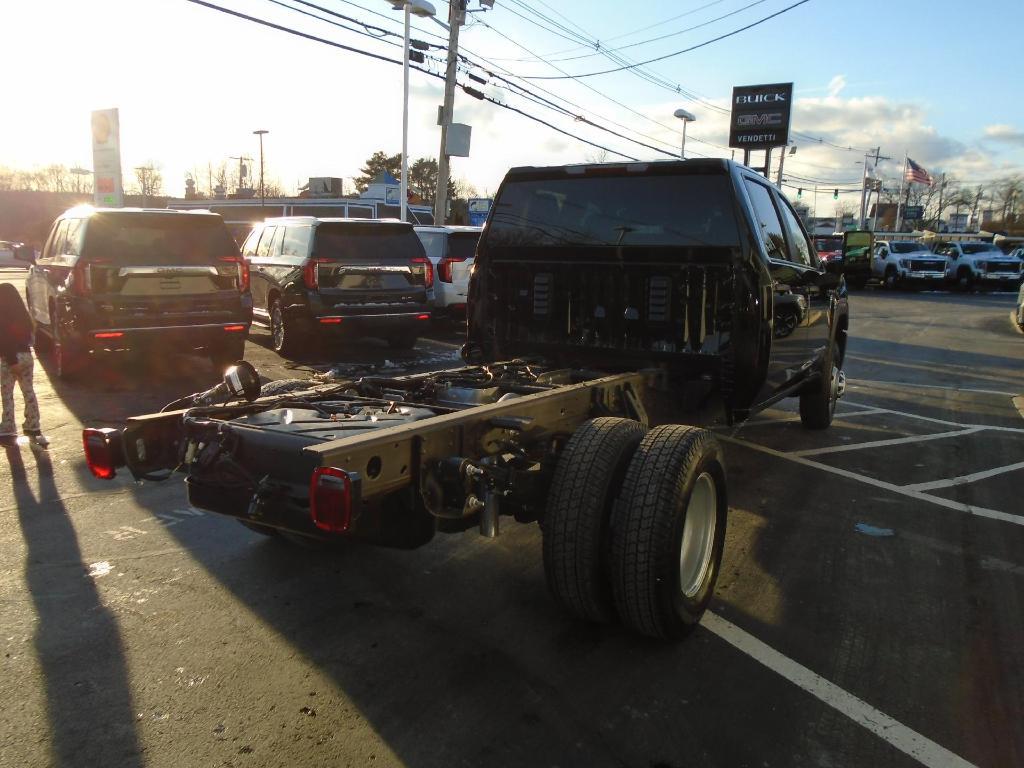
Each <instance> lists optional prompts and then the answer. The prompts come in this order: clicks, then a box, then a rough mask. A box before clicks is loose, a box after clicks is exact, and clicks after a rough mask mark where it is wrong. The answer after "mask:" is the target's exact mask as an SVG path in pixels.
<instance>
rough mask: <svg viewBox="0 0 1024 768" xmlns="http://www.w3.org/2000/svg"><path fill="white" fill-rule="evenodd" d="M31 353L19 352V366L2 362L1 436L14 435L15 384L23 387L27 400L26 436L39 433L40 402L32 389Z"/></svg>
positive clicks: (22, 390)
mask: <svg viewBox="0 0 1024 768" xmlns="http://www.w3.org/2000/svg"><path fill="white" fill-rule="evenodd" d="M33 363H34V361H33V359H32V353H31V352H19V353H18V364H17V365H16V366H10V365H8V364H7V361H6V360H0V394H2V395H3V420H2V421H0V435H13V434H15V429H14V382H15V381H17V382H18V386H20V387H21V396H22V398H23V399H24V400H25V422H24V424H23V427H24V429H25V434H33V433H38V432H39V401H38V400H36V393H35V390H34V389H32V366H33Z"/></svg>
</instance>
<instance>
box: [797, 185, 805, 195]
mask: <svg viewBox="0 0 1024 768" xmlns="http://www.w3.org/2000/svg"><path fill="white" fill-rule="evenodd" d="M796 196H797V197H803V196H804V188H803V187H797V190H796Z"/></svg>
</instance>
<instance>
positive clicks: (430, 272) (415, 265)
mask: <svg viewBox="0 0 1024 768" xmlns="http://www.w3.org/2000/svg"><path fill="white" fill-rule="evenodd" d="M412 273H413V274H414V275H416V276H417V277H419V278H420V279H422V280H423V286H424V287H425V288H430V287H431V286H432V285H433V284H434V265H433V264H431V263H430V259H428V258H426V257H424V256H416V257H415V258H413V260H412Z"/></svg>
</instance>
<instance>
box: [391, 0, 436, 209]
mask: <svg viewBox="0 0 1024 768" xmlns="http://www.w3.org/2000/svg"><path fill="white" fill-rule="evenodd" d="M385 1H386V2H388V3H390V4H391V7H392V8H394V9H395V10H396V11H404V12H405V46H404V50H403V51H402V190H401V192H400V193H399V194H400V195H401V196H402V200H401V209H400V210H401V217H402V221H405V219H406V210H407V209H408V206H409V44H410V40H409V18H410V16H411V15H412V14H414V13H415V14H416V15H417V16H421V17H424V18H427V17H430V16H433V15H434V13H435V11H434V6H433V5H431V4H430V3H428V2H427V0H385Z"/></svg>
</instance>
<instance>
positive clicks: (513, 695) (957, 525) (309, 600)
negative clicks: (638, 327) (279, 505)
mask: <svg viewBox="0 0 1024 768" xmlns="http://www.w3.org/2000/svg"><path fill="white" fill-rule="evenodd" d="M0 280H11V281H14V282H17V281H18V280H19V273H10V272H3V273H0ZM1012 306H1013V297H1012V296H1011V295H1010V294H985V295H982V294H971V295H960V294H945V293H920V294H909V293H897V292H883V291H876V290H871V289H869V290H867V291H863V292H858V293H856V294H854V295H853V297H852V298H851V317H852V320H851V340H850V347H849V354H848V360H847V363H846V371H847V374H848V376H849V388H848V391H847V395H846V397H845V399H844V401H843V402H842V403H841V405H840V408H839V415H838V417H837V420H836V422H835V424H834V425H833V427H832V428H831V429H830V430H828V431H826V432H818V433H812V432H807V431H805V430H803V429H802V428H801V426H800V423H799V419H798V417H797V416H796V415H795V408H794V407H792V406H791V405H789V404H788V403H787V404H785V405H784V407H781V408H777V409H773V410H771V411H768V412H765V413H761V414H759V415H758V416H757V417H755V418H754V419H753V420H752V421H750V422H748V423H746V424H744V425H741V426H739V427H734V428H722V429H721V430H719V434H720V436H721V438H722V439H723V440H724V441H725V444H726V450H727V454H728V466H729V479H730V522H729V531H728V535H727V543H726V554H725V561H724V563H723V570H722V575H721V577H720V579H719V583H718V588H717V593H716V598H715V601H714V602H713V603H712V610H711V611H710V612H709V613H708V614H707V615H706V617H705V620H704V622H703V625H702V628H701V629H699V630H698V631H697V632H696V633H695V634H694V635H693V636H691V637H690V638H689V639H688V640H687V641H686V642H684V643H682V644H680V645H676V646H667V645H662V644H658V643H654V642H650V641H646V640H642V639H638V638H636V637H635V636H633V635H631V634H628V633H626V632H625V631H623V630H621V629H617V628H614V627H611V628H595V627H590V626H585V625H581V624H579V623H576V622H573V621H571V620H569V619H567V618H566V617H565V616H563V615H562V614H561V613H560V612H559V611H558V609H557V607H556V606H555V605H554V603H553V602H552V601H551V600H550V599H549V598H548V596H547V594H546V591H545V583H544V575H543V572H542V568H541V561H540V532H539V530H538V529H537V527H536V526H513V525H508V526H505V527H503V532H502V535H501V536H500V537H499V538H498V539H496V540H485V539H482V538H480V537H478V536H477V535H476V534H475V533H472V532H469V533H466V534H462V535H458V536H439V537H437V538H435V540H434V541H433V542H432V543H431V544H429V545H428V546H426V547H423V548H421V549H419V550H416V551H412V552H404V551H395V550H381V549H374V548H371V547H368V546H352V547H349V548H347V549H345V550H344V551H342V552H340V553H330V554H328V553H319V552H309V551H305V550H296V549H293V548H289V547H287V546H284V545H282V544H280V543H277V542H274V541H270V540H267V539H265V538H263V537H261V536H259V535H257V534H254V533H252V532H250V531H248V530H245V529H242V528H241V527H240V526H239V525H237V524H236V523H235V522H234V521H231V520H227V519H221V518H219V517H215V516H213V515H209V514H204V513H202V512H201V511H199V510H196V509H193V508H190V507H189V506H188V504H187V502H186V499H185V491H184V487H183V485H182V484H181V483H180V482H175V481H172V482H168V483H133V482H131V481H130V479H126V478H121V477H119V478H118V479H117V480H116V481H115V482H113V483H103V482H102V481H99V480H95V479H94V478H92V477H91V476H90V475H89V474H88V471H87V470H86V468H85V466H84V462H83V459H82V457H81V443H80V429H81V425H82V424H113V423H117V422H118V421H119V420H121V419H123V418H124V417H125V416H128V415H131V414H135V413H139V412H144V411H147V410H150V409H153V408H158V407H159V406H161V405H163V404H164V403H165V402H167V401H169V400H171V399H173V398H175V397H177V396H180V395H181V394H183V393H184V392H188V391H196V390H198V389H201V388H205V387H207V386H209V384H210V383H212V382H211V378H212V377H213V372H212V370H211V368H210V366H209V364H208V363H206V362H204V361H198V360H190V359H187V358H178V357H176V356H168V357H167V359H161V358H159V357H156V358H155V359H153V360H152V361H151V363H150V364H151V366H152V367H151V368H150V369H149V370H148V371H147V375H146V376H145V377H140V376H138V375H133V374H132V373H131V372H130V371H129V370H128V368H130V366H129V365H119V364H117V363H114V364H112V365H111V366H109V367H108V368H107V369H105V370H104V371H103V372H102V374H101V375H99V376H98V378H97V380H96V381H94V382H92V384H91V385H90V386H85V385H83V384H77V383H76V384H63V383H54V382H53V381H52V380H51V378H50V377H49V374H48V372H47V370H46V364H45V360H44V361H43V363H44V364H43V365H41V366H40V367H39V368H38V369H37V375H36V381H37V387H38V391H39V394H40V399H41V402H42V404H43V417H44V428H45V429H46V430H47V431H48V432H49V434H50V436H51V439H52V440H53V444H52V446H51V448H50V450H49V451H48V452H39V451H32V450H30V449H29V448H28V446H19V447H18V448H14V449H10V450H8V451H7V452H6V457H4V456H0V462H2V463H0V467H2V469H0V605H2V606H3V608H2V610H3V621H2V622H0V626H2V630H3V631H2V634H0V638H2V641H3V651H4V658H3V670H4V674H3V675H2V677H0V751H2V754H3V755H4V763H5V764H10V765H47V764H50V765H60V766H78V765H109V766H121V765H124V766H142V765H146V766H193V765H194V766H210V765H218V766H269V765H282V766H290V765H410V766H461V765H464V766H478V765H500V766H523V765H551V766H555V765H557V766H568V765H581V766H605V765H609V766H642V767H649V766H658V767H659V768H660V767H662V766H666V767H667V766H672V767H673V768H675V767H678V768H682V767H683V766H685V767H686V768H690V767H691V766H730V767H731V766H751V767H752V768H760V767H762V766H869V765H870V766H918V765H927V766H947V765H977V766H993V767H996V766H1011V765H1022V764H1024V728H1021V713H1022V712H1024V590H1022V587H1024V554H1022V553H1024V503H1022V501H1021V491H1022V490H1024V335H1022V334H1021V333H1020V332H1019V331H1017V330H1016V328H1015V327H1014V325H1013V323H1012V321H1011V319H1010V311H1011V308H1012ZM431 336H432V338H430V339H425V340H423V341H422V342H421V343H420V344H419V345H418V347H417V349H416V350H414V351H413V352H412V353H408V354H402V355H397V356H396V354H395V353H394V352H392V351H390V350H388V349H386V348H385V347H383V346H377V345H373V344H366V345H341V346H339V348H338V349H337V350H336V351H335V352H334V353H332V354H336V355H337V357H338V359H345V360H346V362H348V363H351V364H359V365H364V366H377V367H385V368H388V369H394V370H398V369H402V368H417V369H423V368H429V367H444V366H446V365H450V364H452V362H453V361H454V359H455V358H454V354H455V351H456V349H457V345H458V335H457V331H456V329H454V328H453V327H440V328H438V329H436V332H434V333H432V334H431ZM246 357H247V359H250V360H251V361H252V362H253V363H254V364H255V365H257V367H258V368H259V369H260V370H261V372H262V373H264V375H267V376H268V377H269V378H273V379H278V378H287V377H293V376H308V375H311V374H312V373H315V372H321V371H324V370H327V369H329V368H330V367H331V362H332V360H330V359H318V360H309V361H298V362H288V361H283V360H281V359H280V358H279V357H277V356H276V355H274V353H273V352H271V351H270V350H269V349H268V347H267V335H266V333H265V332H264V331H258V332H256V333H255V334H254V335H253V337H252V338H251V340H250V343H249V345H248V349H247V355H246ZM8 473H9V474H8Z"/></svg>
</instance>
